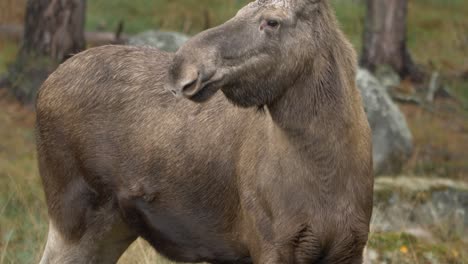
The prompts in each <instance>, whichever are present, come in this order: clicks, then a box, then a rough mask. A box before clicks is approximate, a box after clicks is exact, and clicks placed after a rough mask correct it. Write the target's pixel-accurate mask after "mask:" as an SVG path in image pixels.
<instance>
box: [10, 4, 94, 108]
mask: <svg viewBox="0 0 468 264" xmlns="http://www.w3.org/2000/svg"><path fill="white" fill-rule="evenodd" d="M85 9H86V1H85V0H28V2H27V5H26V17H25V29H24V37H23V43H22V46H21V49H20V51H19V53H18V56H17V60H16V62H15V63H14V65H12V67H10V71H9V76H8V77H7V78H8V80H9V84H10V85H9V86H10V88H11V90H12V91H13V93H14V94H15V95H16V96H17V98H18V99H20V101H22V102H24V103H31V102H33V100H34V99H35V95H36V92H37V89H38V88H39V87H40V85H41V84H42V82H43V81H44V80H45V79H46V78H47V76H48V74H50V73H51V72H52V71H53V70H54V69H55V67H56V66H57V65H58V64H59V63H61V62H63V61H64V60H66V59H67V58H69V57H70V56H72V55H73V54H75V53H78V52H80V51H81V50H83V49H84V48H85V45H86V42H85V37H84V23H85Z"/></svg>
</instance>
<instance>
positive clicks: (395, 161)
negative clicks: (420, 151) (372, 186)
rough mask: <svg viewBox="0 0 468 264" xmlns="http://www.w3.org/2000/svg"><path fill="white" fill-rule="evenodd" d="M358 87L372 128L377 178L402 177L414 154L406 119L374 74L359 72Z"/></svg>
mask: <svg viewBox="0 0 468 264" xmlns="http://www.w3.org/2000/svg"><path fill="white" fill-rule="evenodd" d="M357 86H358V87H359V89H360V90H361V94H362V98H363V101H364V107H365V110H366V113H367V117H368V119H369V123H370V126H371V128H372V137H373V140H372V141H373V157H374V170H375V171H376V173H377V174H384V173H398V172H399V171H401V168H402V166H403V164H404V163H405V162H406V161H407V160H408V159H409V157H410V156H411V153H412V150H413V143H412V136H411V132H410V130H409V128H408V125H407V123H406V119H405V117H404V115H403V114H402V113H401V111H400V109H399V108H398V106H397V105H396V104H395V103H394V102H393V101H392V99H391V98H390V96H389V95H388V93H387V92H386V90H385V88H384V87H383V86H382V85H381V84H380V82H379V81H378V80H377V79H376V78H375V77H374V76H373V75H372V74H371V73H370V72H368V71H366V70H362V69H360V70H359V71H358V74H357Z"/></svg>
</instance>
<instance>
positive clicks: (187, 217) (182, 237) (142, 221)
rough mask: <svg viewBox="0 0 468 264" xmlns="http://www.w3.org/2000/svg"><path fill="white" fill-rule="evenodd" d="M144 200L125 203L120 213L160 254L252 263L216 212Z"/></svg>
mask: <svg viewBox="0 0 468 264" xmlns="http://www.w3.org/2000/svg"><path fill="white" fill-rule="evenodd" d="M167 202H168V201H165V202H164V204H159V203H158V202H154V201H153V202H147V201H145V200H143V199H136V200H132V202H128V201H127V202H125V203H123V204H121V206H123V208H122V209H123V212H122V213H123V215H124V217H125V218H126V220H127V222H128V223H129V224H130V225H131V226H132V227H133V228H134V229H136V230H137V232H138V234H139V235H140V236H141V237H143V238H144V239H146V240H147V241H148V242H149V243H150V244H151V245H152V246H153V247H154V248H155V249H156V250H157V251H158V252H159V253H161V254H162V255H164V256H166V257H168V258H169V259H171V260H174V261H178V262H213V263H224V262H228V263H230V262H235V263H251V261H250V258H249V257H248V251H247V249H246V248H244V247H243V246H242V245H240V243H239V242H238V240H237V239H236V238H235V237H233V235H232V234H231V232H230V231H229V229H230V227H227V226H226V225H225V224H224V223H225V222H226V221H225V219H221V218H222V217H219V215H216V214H210V213H209V211H208V213H207V211H206V208H204V209H203V210H202V208H198V209H200V210H199V212H198V213H197V210H194V209H193V208H191V209H188V208H181V207H180V204H178V206H179V208H177V207H176V206H177V205H175V204H173V205H171V204H167Z"/></svg>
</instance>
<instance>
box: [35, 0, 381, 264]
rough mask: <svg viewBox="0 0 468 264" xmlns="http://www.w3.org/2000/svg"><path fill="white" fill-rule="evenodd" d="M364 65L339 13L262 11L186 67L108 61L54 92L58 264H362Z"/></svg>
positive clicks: (159, 57)
mask: <svg viewBox="0 0 468 264" xmlns="http://www.w3.org/2000/svg"><path fill="white" fill-rule="evenodd" d="M356 61H357V59H356V54H355V51H354V49H353V47H352V46H351V44H350V43H349V42H348V40H347V39H346V37H345V36H344V34H343V33H342V32H341V31H340V29H339V26H338V23H337V21H336V18H335V15H334V12H333V10H332V7H331V3H329V0H257V1H255V2H251V3H250V4H248V5H247V6H245V7H244V8H242V9H241V10H239V11H238V13H237V14H236V16H235V17H234V18H232V19H231V20H229V21H227V22H226V23H224V24H222V25H220V26H218V27H215V28H212V29H208V30H206V31H204V32H201V33H199V34H198V35H195V36H194V37H193V38H191V39H190V40H189V41H188V42H187V43H186V44H184V45H183V46H182V47H181V48H180V49H179V50H178V51H177V52H176V53H166V52H163V51H160V50H158V49H155V48H151V47H130V46H103V47H97V48H92V49H89V50H87V51H84V52H82V53H80V54H77V55H75V56H73V57H72V58H70V59H68V60H67V61H66V62H65V63H63V64H62V65H61V66H60V67H59V68H58V69H57V70H56V71H55V72H54V73H52V74H51V76H50V77H49V78H48V79H47V80H46V82H45V83H44V84H43V86H42V87H41V89H40V91H39V93H38V98H37V103H36V109H37V133H36V134H37V148H38V162H39V170H40V175H41V178H42V182H43V186H44V191H45V195H46V202H47V206H48V212H49V233H48V238H47V243H46V246H45V251H44V254H43V257H42V260H41V263H42V264H45V263H115V262H117V261H118V259H119V258H120V256H121V255H122V254H123V252H124V251H125V250H126V249H127V247H128V246H129V245H130V244H131V243H132V242H133V241H135V239H137V238H138V237H142V238H143V239H145V240H147V241H148V242H149V243H150V244H151V245H152V246H153V247H154V248H155V250H157V251H158V252H159V253H161V254H162V255H164V256H166V257H167V258H169V259H171V260H174V261H178V262H208V263H215V264H227V263H233V264H234V263H236V264H247V263H255V264H275V263H276V264H279V263H291V264H292V263H295V264H310V263H321V264H324V263H345V264H346V263H350V264H354V263H362V262H363V250H364V248H365V246H366V243H367V239H368V233H369V224H370V217H371V214H372V193H373V172H372V154H371V152H372V143H371V134H370V128H369V124H368V122H367V118H366V114H365V112H364V109H363V106H362V102H361V97H360V93H359V91H358V89H357V88H356V84H355V74H356Z"/></svg>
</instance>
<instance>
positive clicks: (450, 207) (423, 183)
mask: <svg viewBox="0 0 468 264" xmlns="http://www.w3.org/2000/svg"><path fill="white" fill-rule="evenodd" d="M372 231H374V232H408V233H410V234H413V235H415V236H421V237H425V238H430V237H431V234H430V232H434V231H435V232H436V233H437V235H439V236H440V235H442V236H445V237H450V236H453V237H460V238H464V239H468V184H466V183H465V182H457V181H453V180H449V179H439V178H414V177H398V178H387V177H379V178H377V179H376V182H375V192H374V212H373V220H372ZM467 241H468V240H467Z"/></svg>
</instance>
